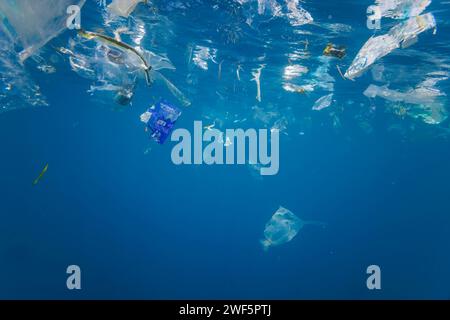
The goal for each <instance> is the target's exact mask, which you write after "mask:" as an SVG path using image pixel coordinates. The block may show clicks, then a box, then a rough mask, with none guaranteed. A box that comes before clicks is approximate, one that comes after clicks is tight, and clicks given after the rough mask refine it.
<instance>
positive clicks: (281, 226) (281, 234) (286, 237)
mask: <svg viewBox="0 0 450 320" xmlns="http://www.w3.org/2000/svg"><path fill="white" fill-rule="evenodd" d="M305 225H320V226H324V223H322V222H318V221H303V220H302V219H300V218H299V217H297V216H296V215H295V214H293V213H292V212H291V211H289V210H288V209H286V208H283V207H281V206H280V208H279V209H278V210H277V212H275V214H274V215H273V216H272V218H271V219H270V220H269V221H268V222H267V223H266V227H265V230H264V237H265V239H263V240H261V244H262V245H263V248H264V250H268V249H269V248H270V247H273V246H279V245H281V244H284V243H287V242H289V241H291V240H292V239H294V237H295V236H296V235H297V234H298V232H299V231H300V230H301V229H302V228H303V227H304V226H305Z"/></svg>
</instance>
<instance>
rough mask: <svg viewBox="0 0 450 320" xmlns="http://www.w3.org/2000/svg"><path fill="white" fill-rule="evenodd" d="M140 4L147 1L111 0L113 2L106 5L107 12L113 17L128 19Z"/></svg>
mask: <svg viewBox="0 0 450 320" xmlns="http://www.w3.org/2000/svg"><path fill="white" fill-rule="evenodd" d="M141 2H147V0H113V2H112V3H111V4H109V5H108V10H109V11H110V12H112V13H114V14H115V15H118V16H121V17H124V18H128V16H129V15H130V14H131V13H132V12H133V11H134V9H136V7H137V5H138V4H139V3H141Z"/></svg>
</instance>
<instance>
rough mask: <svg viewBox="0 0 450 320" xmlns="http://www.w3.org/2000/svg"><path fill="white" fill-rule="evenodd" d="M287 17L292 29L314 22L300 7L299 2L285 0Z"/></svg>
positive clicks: (298, 0) (297, 0)
mask: <svg viewBox="0 0 450 320" xmlns="http://www.w3.org/2000/svg"><path fill="white" fill-rule="evenodd" d="M286 6H287V9H288V14H287V17H288V19H289V22H290V23H291V25H292V26H293V27H298V26H302V25H304V24H308V23H311V22H313V21H314V19H313V17H312V16H311V14H310V13H309V12H308V11H306V10H305V9H303V8H302V7H301V6H300V0H286Z"/></svg>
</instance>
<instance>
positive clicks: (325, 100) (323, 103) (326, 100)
mask: <svg viewBox="0 0 450 320" xmlns="http://www.w3.org/2000/svg"><path fill="white" fill-rule="evenodd" d="M332 102H333V94H332V93H330V94H329V95H326V96H323V97H321V98H319V99H318V100H317V101H316V102H315V103H314V106H313V108H312V109H313V110H317V111H319V110H322V109H325V108H328V107H329V106H330V105H331V103H332Z"/></svg>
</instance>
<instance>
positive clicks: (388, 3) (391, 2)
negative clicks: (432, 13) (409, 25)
mask: <svg viewBox="0 0 450 320" xmlns="http://www.w3.org/2000/svg"><path fill="white" fill-rule="evenodd" d="M430 3H431V0H376V1H375V5H376V6H377V7H378V8H379V10H380V13H381V16H382V17H386V18H392V19H406V18H410V17H416V16H418V15H420V14H421V13H422V12H423V11H424V10H425V9H426V8H427V7H428V6H429V5H430Z"/></svg>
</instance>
